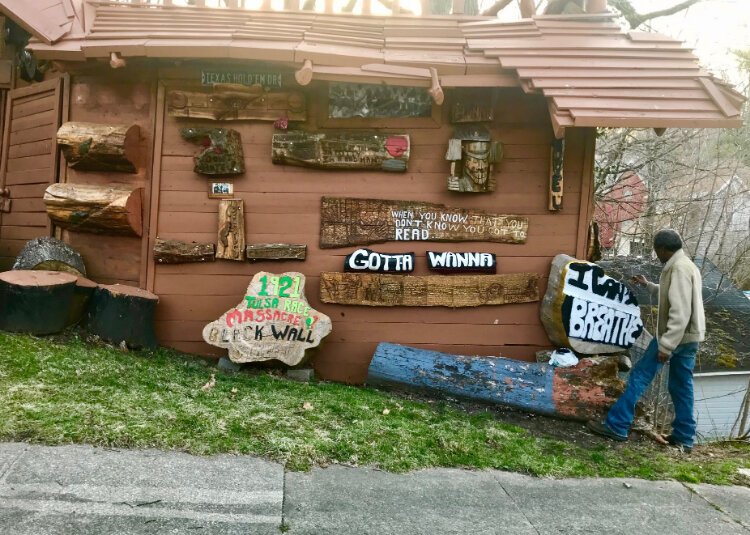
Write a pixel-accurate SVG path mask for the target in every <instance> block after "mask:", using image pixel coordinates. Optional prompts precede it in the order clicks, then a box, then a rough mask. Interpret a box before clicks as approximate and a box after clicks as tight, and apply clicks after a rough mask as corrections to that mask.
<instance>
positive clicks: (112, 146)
mask: <svg viewBox="0 0 750 535" xmlns="http://www.w3.org/2000/svg"><path fill="white" fill-rule="evenodd" d="M139 142H140V128H139V127H138V125H132V126H125V125H111V124H96V123H78V122H69V123H65V124H63V125H62V126H61V127H60V129H59V130H58V131H57V143H58V144H59V145H60V146H61V147H62V152H63V155H65V159H66V160H67V162H68V167H70V168H72V169H78V170H84V171H118V172H124V173H135V172H137V169H136V166H135V164H134V163H133V162H134V161H136V156H137V154H138V143H139Z"/></svg>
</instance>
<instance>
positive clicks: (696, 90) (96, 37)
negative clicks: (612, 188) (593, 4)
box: [0, 0, 744, 133]
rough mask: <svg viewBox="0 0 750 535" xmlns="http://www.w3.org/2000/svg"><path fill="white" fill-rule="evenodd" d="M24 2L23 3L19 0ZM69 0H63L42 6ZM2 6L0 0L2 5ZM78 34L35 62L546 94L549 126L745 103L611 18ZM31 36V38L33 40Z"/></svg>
mask: <svg viewBox="0 0 750 535" xmlns="http://www.w3.org/2000/svg"><path fill="white" fill-rule="evenodd" d="M15 1H16V2H17V1H20V0H15ZM44 1H48V2H54V1H59V2H61V3H62V2H64V1H70V0H44ZM8 3H15V2H9V0H0V5H5V4H8ZM87 6H88V10H89V12H87V21H86V22H87V24H86V25H85V26H83V31H80V32H76V31H70V32H69V33H67V34H66V35H64V36H62V37H61V38H59V39H58V40H57V41H56V42H54V43H45V42H43V41H44V39H41V38H39V36H38V35H37V38H38V40H36V41H32V42H31V43H30V45H29V48H31V49H32V50H34V52H35V54H36V55H37V56H38V57H39V58H40V59H64V60H85V59H87V58H96V57H109V55H110V54H111V53H112V52H117V53H119V54H121V55H122V56H123V57H146V58H177V57H179V58H210V59H238V60H261V61H272V62H280V63H283V64H288V65H291V66H295V65H296V66H301V65H302V64H304V63H305V61H306V60H309V61H310V62H312V73H313V78H314V79H321V80H348V81H355V80H358V81H362V82H377V83H381V82H385V83H390V84H394V85H413V86H429V85H430V83H431V79H432V75H433V74H435V72H433V73H431V71H430V69H435V71H436V74H437V76H438V77H439V81H440V84H441V85H442V86H443V87H472V86H473V87H481V86H490V87H509V86H518V87H521V88H522V89H523V90H524V91H526V92H528V93H542V94H544V95H545V96H546V97H547V99H548V103H549V110H550V116H551V118H552V123H553V127H554V128H555V130H556V131H558V133H561V131H562V129H564V128H565V127H591V126H602V127H617V126H629V127H653V128H666V127H738V126H741V124H742V119H741V116H740V107H741V105H742V102H743V100H744V99H743V96H742V95H741V94H739V93H738V92H736V91H734V90H733V89H732V88H731V86H730V85H728V84H726V83H724V82H722V81H720V80H717V79H716V78H714V77H713V76H712V75H711V74H710V73H708V72H706V71H705V70H703V69H702V68H701V67H700V65H699V63H698V59H697V58H696V57H695V56H694V55H693V54H692V53H691V51H690V50H689V49H687V48H685V47H683V45H682V43H681V42H680V41H677V40H674V39H671V38H669V37H666V36H664V35H660V34H656V33H644V32H625V31H623V30H622V29H621V27H620V26H619V25H618V24H617V23H616V22H615V20H614V16H613V15H610V14H603V15H601V14H600V15H584V16H581V15H578V16H536V17H534V18H532V19H525V20H521V21H519V22H513V23H507V22H500V21H498V20H497V19H495V18H491V19H488V18H482V17H466V16H463V17H462V16H440V17H438V16H424V17H413V16H390V17H377V16H363V15H344V14H341V15H330V14H319V13H314V12H305V11H302V12H275V11H250V10H246V9H225V8H206V7H201V8H195V7H192V8H191V7H174V6H153V5H142V4H120V3H113V2H104V1H95V2H88V3H87ZM35 35H36V34H35Z"/></svg>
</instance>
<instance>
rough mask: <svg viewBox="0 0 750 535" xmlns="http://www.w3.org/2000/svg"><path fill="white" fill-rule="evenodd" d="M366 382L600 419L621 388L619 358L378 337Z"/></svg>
mask: <svg viewBox="0 0 750 535" xmlns="http://www.w3.org/2000/svg"><path fill="white" fill-rule="evenodd" d="M367 384H368V385H373V386H376V385H389V386H399V387H404V386H407V387H411V388H418V389H421V390H430V391H434V392H440V393H442V394H449V395H453V396H461V397H464V398H470V399H476V400H481V401H487V402H490V403H499V404H501V405H508V406H511V407H516V408H518V409H521V410H524V411H529V412H535V413H539V414H547V415H550V416H562V417H564V418H573V419H576V420H584V421H585V420H590V419H592V418H598V419H601V417H602V416H603V415H604V414H605V413H606V411H607V410H609V408H610V407H611V406H612V404H613V403H614V402H615V400H616V399H617V397H618V396H619V395H620V394H621V393H622V391H623V390H624V383H623V382H622V381H621V380H620V379H619V378H618V375H617V361H616V360H615V359H609V360H607V361H605V362H603V363H600V364H595V363H593V362H592V361H591V360H583V361H581V363H580V364H579V365H578V366H575V367H573V368H555V367H553V366H550V365H548V364H538V363H535V362H519V361H517V360H512V359H507V358H503V357H482V356H463V355H450V354H448V353H439V352H437V351H430V350H426V349H417V348H414V347H407V346H402V345H398V344H389V343H381V344H378V347H377V349H376V350H375V355H374V357H373V359H372V361H371V362H370V367H369V369H368V371H367Z"/></svg>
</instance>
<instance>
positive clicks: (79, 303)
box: [65, 277, 98, 327]
mask: <svg viewBox="0 0 750 535" xmlns="http://www.w3.org/2000/svg"><path fill="white" fill-rule="evenodd" d="M97 286H98V284H96V283H95V282H94V281H92V280H90V279H87V278H86V277H78V279H77V280H76V286H75V290H74V291H73V300H72V301H71V303H70V308H69V309H68V319H67V321H66V322H65V325H66V326H68V327H69V326H71V325H75V324H76V323H78V322H80V321H81V320H82V319H83V316H84V314H85V313H86V309H87V308H88V305H89V301H90V299H91V296H93V295H94V290H95V289H96V287H97Z"/></svg>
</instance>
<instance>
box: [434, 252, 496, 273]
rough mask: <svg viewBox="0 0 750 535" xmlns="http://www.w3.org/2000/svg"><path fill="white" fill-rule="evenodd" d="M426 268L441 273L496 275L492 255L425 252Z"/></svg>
mask: <svg viewBox="0 0 750 535" xmlns="http://www.w3.org/2000/svg"><path fill="white" fill-rule="evenodd" d="M427 267H429V268H430V269H431V270H433V271H439V272H442V273H496V272H497V258H496V256H495V255H494V254H492V253H444V252H440V253H439V252H435V251H427Z"/></svg>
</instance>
